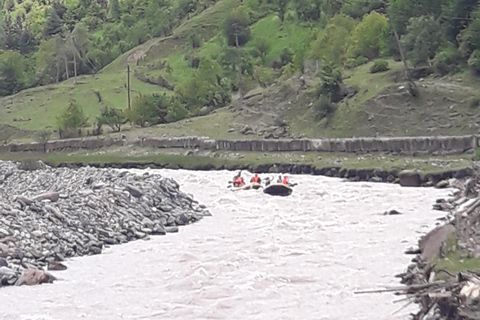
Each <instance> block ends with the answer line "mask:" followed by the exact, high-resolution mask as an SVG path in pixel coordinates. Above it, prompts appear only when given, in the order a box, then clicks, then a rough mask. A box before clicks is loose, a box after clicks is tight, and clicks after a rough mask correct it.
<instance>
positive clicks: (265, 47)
mask: <svg viewBox="0 0 480 320" xmlns="http://www.w3.org/2000/svg"><path fill="white" fill-rule="evenodd" d="M252 45H253V52H252V53H253V56H254V57H258V58H260V60H261V61H262V64H264V63H265V59H266V58H267V54H268V52H269V51H270V47H271V46H270V43H268V42H267V40H265V39H264V38H256V39H254V40H253V41H252Z"/></svg>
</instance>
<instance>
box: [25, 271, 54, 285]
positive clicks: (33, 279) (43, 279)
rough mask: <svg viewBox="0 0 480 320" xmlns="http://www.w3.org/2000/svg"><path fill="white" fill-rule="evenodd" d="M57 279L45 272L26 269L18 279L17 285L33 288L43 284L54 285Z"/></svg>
mask: <svg viewBox="0 0 480 320" xmlns="http://www.w3.org/2000/svg"><path fill="white" fill-rule="evenodd" d="M54 280H56V278H55V277H54V276H52V275H51V274H49V273H46V272H45V271H43V270H37V269H25V270H24V271H23V273H22V275H21V276H20V278H18V282H17V285H19V286H23V285H25V286H33V285H36V284H42V283H52V282H53V281H54Z"/></svg>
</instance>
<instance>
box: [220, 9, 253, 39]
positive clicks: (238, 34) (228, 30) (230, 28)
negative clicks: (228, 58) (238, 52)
mask: <svg viewBox="0 0 480 320" xmlns="http://www.w3.org/2000/svg"><path fill="white" fill-rule="evenodd" d="M224 33H225V37H226V38H227V44H228V45H229V46H232V47H237V48H239V47H243V46H244V45H245V44H246V43H247V42H248V41H249V40H250V28H249V21H248V18H247V16H246V15H245V14H244V13H243V11H240V10H236V11H235V12H233V13H232V14H230V15H229V16H227V18H226V19H225V27H224Z"/></svg>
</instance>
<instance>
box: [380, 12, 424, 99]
mask: <svg viewBox="0 0 480 320" xmlns="http://www.w3.org/2000/svg"><path fill="white" fill-rule="evenodd" d="M387 10H388V9H387ZM388 21H389V23H390V26H391V27H392V30H393V35H394V37H395V42H396V43H397V47H398V52H399V53H400V58H401V59H402V62H403V76H404V78H405V80H407V83H408V86H409V88H408V89H409V90H408V91H409V93H410V94H412V95H414V90H415V89H416V88H417V85H416V84H415V82H414V81H413V79H412V77H411V75H410V71H409V69H408V65H407V60H406V59H405V55H404V54H403V48H402V43H401V42H400V37H399V36H398V33H397V30H396V29H395V23H394V22H393V21H392V19H391V18H390V16H389V17H388Z"/></svg>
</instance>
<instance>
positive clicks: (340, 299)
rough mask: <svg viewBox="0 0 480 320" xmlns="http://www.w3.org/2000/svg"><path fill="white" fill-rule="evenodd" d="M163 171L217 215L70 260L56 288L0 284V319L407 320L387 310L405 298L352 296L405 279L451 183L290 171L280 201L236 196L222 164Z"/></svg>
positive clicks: (258, 194)
mask: <svg viewBox="0 0 480 320" xmlns="http://www.w3.org/2000/svg"><path fill="white" fill-rule="evenodd" d="M138 171H139V170H138ZM156 172H160V173H161V174H162V175H165V176H168V177H173V178H174V179H176V180H177V181H178V182H179V183H180V185H181V186H182V187H181V189H182V190H183V191H185V192H187V193H191V194H193V195H194V196H195V198H196V199H197V200H199V201H200V202H202V203H204V204H205V205H207V206H208V207H209V208H210V210H211V212H212V214H213V217H207V218H205V219H203V220H202V221H200V222H198V223H196V224H193V225H190V226H185V227H182V228H181V229H180V232H179V233H177V234H168V235H167V236H163V237H162V236H158V237H152V238H151V240H149V241H143V240H140V241H136V242H132V243H128V244H125V245H121V246H113V247H110V248H108V249H106V250H105V253H104V254H101V255H97V256H89V257H81V258H75V259H71V260H69V261H67V262H66V264H67V266H68V270H66V271H61V272H52V273H53V274H54V275H55V276H57V277H59V278H61V279H63V280H62V281H57V282H55V283H54V284H47V285H41V286H35V287H8V288H0V319H22V320H27V319H32V320H33V319H36V320H40V319H62V320H63V319H77V318H84V319H312V320H313V319H316V320H319V319H329V320H330V319H332V320H333V319H338V320H345V319H407V318H408V316H407V315H408V312H410V311H412V310H415V307H410V308H409V309H408V308H407V309H404V310H403V311H401V312H398V313H395V314H394V315H392V313H393V312H394V311H395V310H397V309H398V308H400V307H401V306H402V305H401V304H399V303H393V302H392V301H393V300H394V299H395V298H398V297H395V296H394V295H392V294H389V293H387V294H364V295H355V294H354V291H356V290H363V289H370V288H380V287H383V286H385V285H387V286H390V285H393V286H397V285H398V279H396V278H394V277H393V276H394V275H395V274H397V273H400V272H402V271H404V269H405V268H406V266H407V264H408V263H409V261H410V258H411V257H409V256H406V255H404V254H403V252H404V250H405V249H406V248H407V247H410V246H413V245H416V243H417V240H418V238H419V237H420V236H421V235H422V234H424V233H426V232H428V231H429V230H430V229H431V228H432V227H433V226H434V224H435V219H436V218H437V217H440V216H442V213H439V212H435V211H432V210H431V207H432V203H433V202H434V201H435V199H436V198H440V197H445V196H446V195H447V194H448V190H436V189H432V188H401V187H399V186H397V185H389V184H374V183H362V182H360V183H349V182H342V181H341V180H339V179H333V178H325V177H315V176H294V177H293V179H292V182H298V183H299V185H298V186H296V187H295V188H294V192H293V194H292V196H290V197H285V198H282V197H272V196H268V195H264V194H263V193H262V192H260V191H255V190H249V191H241V192H231V191H229V190H228V189H226V186H227V183H226V181H228V180H229V179H231V175H232V173H231V172H227V171H222V172H218V171H217V172H192V171H172V170H157V171H156ZM387 209H396V210H398V211H400V212H402V213H403V214H402V215H398V216H384V215H382V213H383V212H384V211H385V210H387ZM412 308H413V309H412Z"/></svg>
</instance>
